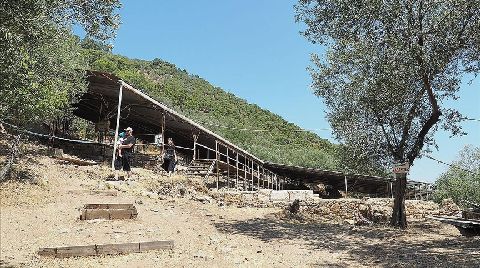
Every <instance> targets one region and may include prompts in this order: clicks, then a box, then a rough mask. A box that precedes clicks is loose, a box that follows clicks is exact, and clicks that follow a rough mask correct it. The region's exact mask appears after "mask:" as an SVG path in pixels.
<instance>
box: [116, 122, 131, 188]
mask: <svg viewBox="0 0 480 268" xmlns="http://www.w3.org/2000/svg"><path fill="white" fill-rule="evenodd" d="M135 142H136V140H135V137H134V136H133V129H132V128H131V127H127V128H126V129H125V139H123V141H122V144H120V145H118V150H119V151H120V150H121V152H122V153H121V156H120V159H121V164H122V165H121V166H120V165H118V166H116V167H115V179H118V172H119V170H120V169H121V168H122V169H123V171H125V172H127V178H130V177H131V176H132V169H131V165H132V158H133V149H134V146H135Z"/></svg>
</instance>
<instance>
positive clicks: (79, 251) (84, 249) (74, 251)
mask: <svg viewBox="0 0 480 268" xmlns="http://www.w3.org/2000/svg"><path fill="white" fill-rule="evenodd" d="M56 251H57V252H56V254H55V257H57V258H68V257H74V256H94V255H96V254H97V251H96V247H95V245H89V246H73V247H61V248H57V249H56Z"/></svg>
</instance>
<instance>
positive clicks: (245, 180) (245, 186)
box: [243, 155, 247, 191]
mask: <svg viewBox="0 0 480 268" xmlns="http://www.w3.org/2000/svg"><path fill="white" fill-rule="evenodd" d="M243 157H244V158H243V159H244V160H245V161H244V165H243V171H244V176H243V190H244V191H246V190H247V156H246V155H244V156H243Z"/></svg>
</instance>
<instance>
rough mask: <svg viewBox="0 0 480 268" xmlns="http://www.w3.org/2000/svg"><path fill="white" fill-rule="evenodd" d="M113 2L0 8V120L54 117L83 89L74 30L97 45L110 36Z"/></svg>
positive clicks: (26, 2)
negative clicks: (96, 42) (82, 29)
mask: <svg viewBox="0 0 480 268" xmlns="http://www.w3.org/2000/svg"><path fill="white" fill-rule="evenodd" d="M118 7H119V2H118V0H109V1H103V0H17V1H1V3H0V54H1V55H2V56H1V61H0V118H1V119H2V120H6V121H10V122H13V123H15V124H19V125H23V124H25V123H27V122H32V121H35V120H38V119H46V118H50V117H53V116H54V115H58V114H59V112H61V111H63V110H64V109H65V108H66V107H67V106H68V104H69V102H70V100H71V99H72V97H73V96H74V92H76V91H81V90H82V88H83V89H84V88H85V82H84V79H83V73H82V72H81V71H79V70H82V69H84V68H85V67H86V65H85V62H84V60H83V58H82V54H81V53H80V46H79V40H78V38H76V37H74V36H73V35H72V30H71V28H72V27H73V25H80V26H82V27H83V28H84V29H85V31H86V33H87V35H88V36H89V37H90V38H91V39H93V40H97V41H104V40H107V39H109V38H111V37H113V36H114V33H115V30H116V28H117V27H118V23H119V20H118V15H117V14H116V13H115V12H116V9H117V8H118Z"/></svg>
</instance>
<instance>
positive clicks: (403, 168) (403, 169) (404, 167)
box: [392, 162, 410, 174]
mask: <svg viewBox="0 0 480 268" xmlns="http://www.w3.org/2000/svg"><path fill="white" fill-rule="evenodd" d="M409 169H410V165H409V164H408V162H407V163H403V164H397V165H395V166H394V167H393V169H392V171H393V173H396V174H405V173H408V170H409Z"/></svg>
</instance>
